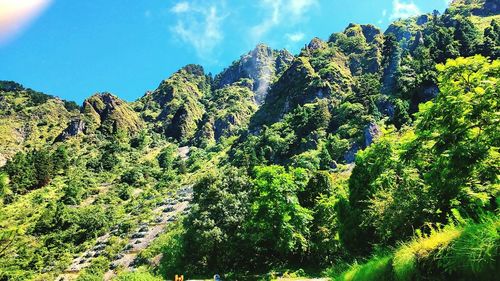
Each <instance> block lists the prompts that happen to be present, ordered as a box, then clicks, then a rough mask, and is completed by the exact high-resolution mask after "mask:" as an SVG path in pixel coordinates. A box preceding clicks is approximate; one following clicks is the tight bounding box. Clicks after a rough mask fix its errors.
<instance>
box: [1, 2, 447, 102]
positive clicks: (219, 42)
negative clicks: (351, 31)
mask: <svg viewBox="0 0 500 281" xmlns="http://www.w3.org/2000/svg"><path fill="white" fill-rule="evenodd" d="M23 1H27V2H30V1H31V2H33V3H35V2H36V3H35V4H33V7H34V8H32V9H31V10H29V12H26V13H24V14H25V15H24V14H23V16H25V17H24V18H25V19H26V20H24V21H23V22H17V21H18V19H20V18H23V17H21V16H15V17H11V18H13V21H14V22H13V23H12V22H10V23H9V24H11V25H12V26H13V28H11V30H2V28H1V26H2V24H3V26H7V27H9V25H7V24H5V22H6V21H8V20H9V17H8V16H9V15H8V14H7V13H9V14H10V15H13V12H5V11H10V10H8V9H5V8H4V9H3V11H4V12H2V5H6V3H7V5H8V4H10V5H11V6H16V5H19V4H13V3H16V2H17V3H19V1H18V0H0V80H14V81H17V82H20V83H21V84H23V85H25V86H26V87H30V88H33V89H35V90H39V91H42V92H45V93H48V94H53V95H56V96H59V97H62V98H64V99H68V100H74V101H76V102H78V103H81V102H82V101H83V100H84V99H85V98H86V97H88V96H90V95H91V94H93V93H96V92H100V91H109V92H112V93H114V94H116V95H118V96H120V97H121V98H123V99H125V100H128V101H132V100H135V99H137V98H138V97H140V96H142V95H143V94H144V92H145V91H147V90H154V89H155V88H156V87H157V86H158V84H159V83H160V81H161V80H163V79H165V78H167V77H168V76H170V75H171V74H172V73H173V72H175V71H176V70H177V69H179V68H180V67H182V66H184V65H186V64H189V63H196V64H201V65H203V66H204V67H205V70H206V71H207V72H212V73H214V74H215V73H218V72H220V71H221V70H222V69H223V68H224V67H225V66H228V65H229V64H230V63H231V62H232V61H234V60H236V59H237V58H238V57H239V56H240V55H241V54H243V53H246V52H247V51H249V50H250V49H252V48H253V47H254V46H255V45H256V44H257V43H259V42H264V43H266V44H268V45H270V46H271V47H273V48H275V49H281V48H287V49H288V50H290V51H291V52H293V53H297V52H298V51H299V50H300V48H301V47H303V46H304V44H307V43H308V42H309V40H310V39H311V38H313V37H315V36H317V37H320V38H324V39H326V38H328V36H329V35H330V34H331V33H333V32H338V31H342V30H343V29H344V28H345V27H346V26H347V25H348V24H349V23H350V22H355V23H372V24H375V25H377V26H379V27H381V28H383V29H384V28H386V27H387V25H388V24H389V23H390V21H392V20H394V19H396V18H401V17H403V18H404V17H408V16H411V15H414V14H420V13H425V12H431V11H432V10H434V9H437V10H439V11H443V10H444V9H445V7H446V2H447V1H446V0H413V1H411V0H252V1H250V0H248V1H243V0H143V1H137V0H105V1H102V0H101V1H97V0H85V1H67V0H23ZM21 2H22V1H21ZM15 8H17V7H15ZM2 21H3V22H2ZM4 29H5V28H4Z"/></svg>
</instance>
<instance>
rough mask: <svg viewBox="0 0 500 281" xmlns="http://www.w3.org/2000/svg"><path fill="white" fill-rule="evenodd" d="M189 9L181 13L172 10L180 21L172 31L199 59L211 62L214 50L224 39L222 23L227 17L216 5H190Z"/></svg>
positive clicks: (177, 10)
mask: <svg viewBox="0 0 500 281" xmlns="http://www.w3.org/2000/svg"><path fill="white" fill-rule="evenodd" d="M178 5H179V4H177V5H176V6H178ZM176 6H174V8H175V7H176ZM187 7H188V8H187V9H185V8H182V9H180V11H182V12H179V9H173V8H172V9H171V12H172V13H175V14H177V16H178V19H177V24H176V25H175V26H173V27H171V29H170V30H171V31H172V33H173V34H174V36H175V37H176V38H177V39H179V40H180V41H182V42H184V43H186V44H189V45H191V46H192V47H193V48H194V49H195V50H196V53H197V55H198V56H199V57H201V58H203V59H207V60H211V58H210V56H211V54H212V52H213V50H214V48H215V47H216V46H217V45H218V44H219V43H220V42H221V41H222V39H224V34H223V31H222V22H223V20H224V18H225V16H222V15H220V14H219V11H218V7H217V6H216V5H215V4H214V5H209V6H202V5H193V4H188V5H187Z"/></svg>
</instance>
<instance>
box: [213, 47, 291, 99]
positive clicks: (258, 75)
mask: <svg viewBox="0 0 500 281" xmlns="http://www.w3.org/2000/svg"><path fill="white" fill-rule="evenodd" d="M292 61H293V55H292V54H290V53H289V52H288V51H286V50H281V51H274V50H272V49H271V48H270V47H268V46H266V45H264V44H259V45H257V47H255V49H254V50H252V51H250V52H249V53H248V54H246V55H243V56H242V57H241V58H240V59H239V60H238V61H236V62H234V63H233V64H232V65H231V66H230V67H229V68H227V69H225V70H223V71H222V72H221V73H220V74H218V75H217V76H216V77H215V85H216V88H219V89H220V88H223V87H224V86H226V85H230V84H233V83H235V82H238V81H240V80H241V79H243V78H249V79H252V80H253V89H252V90H253V91H254V93H255V102H256V103H257V104H259V105H261V104H262V103H264V100H265V98H266V96H267V92H268V90H269V88H270V86H271V84H272V82H273V80H274V78H275V76H276V75H278V74H280V73H282V72H284V71H285V70H286V69H287V68H288V67H289V65H290V64H291V63H292Z"/></svg>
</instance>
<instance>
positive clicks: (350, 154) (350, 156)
mask: <svg viewBox="0 0 500 281" xmlns="http://www.w3.org/2000/svg"><path fill="white" fill-rule="evenodd" d="M358 151H359V145H358V144H357V143H355V144H353V145H352V146H351V148H350V149H349V150H348V151H347V152H346V153H345V154H344V161H345V162H346V163H347V164H351V163H354V160H356V153H358Z"/></svg>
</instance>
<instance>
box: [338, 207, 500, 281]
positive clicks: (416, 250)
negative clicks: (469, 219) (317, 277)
mask: <svg viewBox="0 0 500 281" xmlns="http://www.w3.org/2000/svg"><path fill="white" fill-rule="evenodd" d="M499 229H500V218H499V217H498V216H494V215H489V216H486V217H485V218H483V219H482V220H481V222H479V223H467V224H465V225H462V226H455V225H449V226H446V227H444V228H441V229H434V230H432V231H431V233H430V234H429V235H420V236H417V237H415V238H414V239H412V240H411V241H409V242H407V243H404V244H402V245H400V246H399V248H398V249H396V250H395V251H394V252H393V253H391V254H387V255H381V256H375V257H373V258H371V259H369V260H368V261H367V262H366V263H364V264H361V265H359V264H354V265H351V267H350V268H349V269H347V270H346V271H344V272H343V273H341V274H335V270H331V271H330V272H331V273H330V274H329V275H330V277H331V278H332V279H334V280H339V281H362V280H388V281H390V280H394V281H406V280H495V277H496V276H498V273H500V267H499V265H500V263H499V259H498V258H499V255H500V249H499V246H500V235H499Z"/></svg>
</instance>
